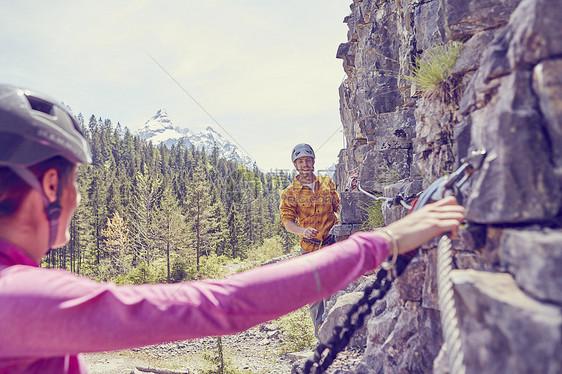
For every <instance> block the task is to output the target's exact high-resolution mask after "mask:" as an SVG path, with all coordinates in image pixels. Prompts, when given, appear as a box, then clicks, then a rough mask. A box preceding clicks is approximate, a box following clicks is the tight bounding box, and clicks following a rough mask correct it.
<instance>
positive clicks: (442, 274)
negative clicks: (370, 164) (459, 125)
mask: <svg viewBox="0 0 562 374" xmlns="http://www.w3.org/2000/svg"><path fill="white" fill-rule="evenodd" d="M485 156H486V152H485V151H476V152H473V153H472V155H471V156H469V157H467V158H464V159H462V165H461V166H460V167H459V168H458V169H457V170H456V171H455V172H454V173H453V174H451V175H448V176H444V177H441V178H439V179H438V180H436V181H435V182H434V183H433V184H431V185H430V186H429V187H428V188H427V189H426V190H425V191H423V192H422V193H421V194H419V196H416V197H417V200H416V201H415V203H414V204H413V207H412V209H411V211H415V210H418V209H420V208H421V207H423V206H424V205H426V204H429V203H432V202H435V201H438V200H440V199H443V198H445V197H447V196H451V195H455V196H457V199H459V200H460V197H461V195H460V187H461V186H462V185H463V184H464V183H465V182H466V181H467V180H468V178H469V177H470V176H471V175H472V173H473V172H474V171H475V170H477V169H479V168H480V167H481V165H482V162H483V161H484V157H485ZM351 182H354V184H355V185H356V186H357V187H359V182H358V180H355V181H351ZM348 186H351V183H350V182H348ZM359 190H360V191H361V189H359ZM374 197H376V196H374ZM376 198H377V199H378V200H381V198H380V197H376ZM383 199H387V200H386V201H387V202H388V201H395V199H396V198H392V199H390V198H383ZM451 247H452V246H451V240H450V239H449V236H448V235H443V237H442V238H441V240H440V242H439V249H438V272H439V279H440V281H439V284H438V292H439V306H440V310H441V324H442V329H443V335H444V340H445V347H446V349H447V355H448V359H449V366H450V370H451V374H464V373H465V371H466V368H465V367H464V364H463V354H462V349H461V343H460V331H459V328H458V320H457V319H456V309H455V305H454V299H453V296H454V295H453V289H452V282H451V279H450V272H451V269H452V254H451ZM416 253H417V251H416V250H414V251H410V252H408V253H406V254H402V255H399V256H398V258H397V259H396V263H395V265H394V269H388V270H387V269H385V268H381V269H379V271H378V272H377V275H376V279H375V281H374V282H373V284H372V285H370V286H369V287H367V288H366V289H365V291H364V294H363V297H362V298H361V299H360V300H359V301H358V302H357V303H356V304H354V305H353V307H352V308H351V309H350V310H349V311H348V313H347V316H346V320H345V322H344V324H343V325H342V326H336V327H335V328H334V332H333V334H332V337H331V338H330V339H329V340H328V342H326V343H322V342H320V343H319V344H318V345H317V346H316V348H315V350H314V353H313V357H312V358H310V359H308V360H307V361H306V362H305V364H304V367H303V369H302V371H301V373H304V374H309V373H312V374H320V373H323V372H325V371H326V370H327V369H328V367H330V365H331V364H332V362H333V361H334V359H335V358H336V356H337V355H338V353H339V352H341V351H342V350H344V349H345V347H346V346H347V344H348V343H349V340H350V339H351V337H352V335H353V334H354V333H355V331H356V330H357V329H358V328H360V327H361V326H362V325H363V322H364V320H365V317H366V316H367V315H369V314H370V313H371V308H372V306H373V305H374V304H375V303H376V302H377V301H378V300H381V299H382V298H384V296H385V295H386V293H387V292H388V290H389V289H390V287H391V286H392V282H393V281H394V280H395V279H396V278H397V277H399V276H400V275H401V274H402V273H403V272H404V270H405V269H406V267H407V266H408V263H409V262H410V260H411V259H412V258H413V257H414V256H415V255H416ZM371 294H372V295H371Z"/></svg>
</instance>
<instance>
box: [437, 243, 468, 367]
mask: <svg viewBox="0 0 562 374" xmlns="http://www.w3.org/2000/svg"><path fill="white" fill-rule="evenodd" d="M451 249H452V244H451V239H450V238H449V237H448V236H447V235H443V236H442V237H441V239H440V240H439V247H438V249H437V289H438V292H439V309H440V310H441V330H442V331H443V337H444V339H445V343H444V344H445V348H446V350H447V358H448V360H449V370H450V371H451V374H465V373H466V367H465V366H464V362H463V361H464V354H463V351H462V343H461V338H460V329H459V323H458V319H457V310H456V308H455V299H454V291H453V282H452V281H451V270H452V269H453V254H452V252H451Z"/></svg>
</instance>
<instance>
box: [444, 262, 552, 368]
mask: <svg viewBox="0 0 562 374" xmlns="http://www.w3.org/2000/svg"><path fill="white" fill-rule="evenodd" d="M451 279H452V281H453V284H454V288H455V291H456V292H457V296H456V297H455V300H456V305H457V317H458V319H459V324H460V327H461V341H462V344H463V345H462V350H463V353H464V358H465V360H464V362H465V365H466V367H467V373H490V374H491V373H494V374H496V373H552V374H554V373H558V372H560V370H561V369H562V357H561V356H560V354H559V353H560V352H561V348H562V335H561V334H562V333H561V331H562V314H561V312H560V309H559V308H556V307H554V306H550V305H546V304H541V303H539V302H537V301H536V300H534V299H532V298H530V297H529V296H527V295H525V294H524V293H523V292H522V291H521V290H520V289H519V288H518V287H517V285H516V283H515V280H514V279H513V277H512V276H511V275H509V274H505V273H503V274H502V273H490V272H481V271H475V270H455V271H453V272H452V273H451ZM539 337H540V338H539ZM530 342H532V344H530Z"/></svg>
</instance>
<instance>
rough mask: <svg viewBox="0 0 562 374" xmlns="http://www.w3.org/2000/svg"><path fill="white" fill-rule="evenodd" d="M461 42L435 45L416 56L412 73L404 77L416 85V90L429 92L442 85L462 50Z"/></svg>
mask: <svg viewBox="0 0 562 374" xmlns="http://www.w3.org/2000/svg"><path fill="white" fill-rule="evenodd" d="M462 47H463V45H462V43H460V42H449V43H447V44H444V45H440V46H435V47H434V48H432V49H430V50H428V51H426V53H425V54H424V55H423V56H419V57H417V58H416V62H415V66H414V68H413V70H412V75H409V76H405V77H404V78H405V79H407V80H409V81H411V82H413V83H414V84H415V85H416V91H417V92H422V93H431V92H433V91H435V90H437V89H439V88H441V87H442V86H443V84H444V83H446V82H447V80H448V79H449V77H450V75H451V69H452V68H453V65H454V64H455V62H456V61H457V58H458V57H459V54H460V52H461V50H462Z"/></svg>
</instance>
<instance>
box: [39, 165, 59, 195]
mask: <svg viewBox="0 0 562 374" xmlns="http://www.w3.org/2000/svg"><path fill="white" fill-rule="evenodd" d="M59 182H60V181H59V173H58V172H57V171H56V170H55V169H49V170H47V171H46V172H45V174H44V175H43V180H42V181H41V187H43V192H44V193H45V196H46V197H47V200H49V202H50V203H52V202H54V201H56V200H57V190H58V187H59Z"/></svg>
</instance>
